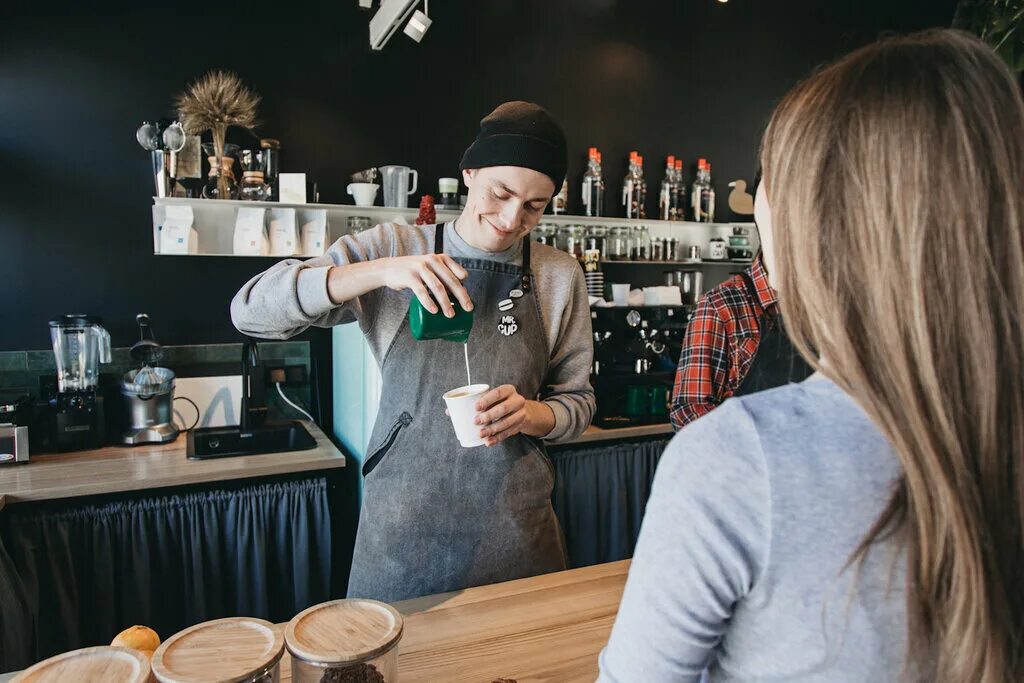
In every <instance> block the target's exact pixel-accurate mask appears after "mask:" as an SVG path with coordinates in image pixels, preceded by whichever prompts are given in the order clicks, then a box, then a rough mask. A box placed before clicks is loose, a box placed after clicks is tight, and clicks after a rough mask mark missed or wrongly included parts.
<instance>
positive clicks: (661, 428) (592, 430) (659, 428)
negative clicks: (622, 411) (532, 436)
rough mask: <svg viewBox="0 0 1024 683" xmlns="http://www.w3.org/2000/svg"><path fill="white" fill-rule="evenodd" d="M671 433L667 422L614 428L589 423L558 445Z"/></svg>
mask: <svg viewBox="0 0 1024 683" xmlns="http://www.w3.org/2000/svg"><path fill="white" fill-rule="evenodd" d="M663 434H665V435H670V434H672V425H671V424H670V423H668V422H665V423H663V424H655V425H640V426H638V427H617V428H615V429H602V428H601V427H595V426H594V425H590V426H589V427H587V428H586V430H585V431H584V432H583V433H582V434H580V436H579V438H577V439H575V440H574V441H570V442H568V443H564V444H558V445H559V446H573V445H575V444H579V443H592V442H597V441H611V440H613V439H639V438H641V437H645V436H661V435H663Z"/></svg>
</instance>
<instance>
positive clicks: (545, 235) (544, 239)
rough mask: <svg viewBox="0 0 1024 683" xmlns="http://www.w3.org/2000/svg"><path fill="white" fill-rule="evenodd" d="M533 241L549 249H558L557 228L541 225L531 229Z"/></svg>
mask: <svg viewBox="0 0 1024 683" xmlns="http://www.w3.org/2000/svg"><path fill="white" fill-rule="evenodd" d="M533 239H534V241H535V242H540V243H541V244H546V245H548V246H549V247H554V248H555V249H557V248H558V228H556V227H555V226H554V225H551V224H550V223H541V224H540V225H538V226H537V227H536V228H534V229H533Z"/></svg>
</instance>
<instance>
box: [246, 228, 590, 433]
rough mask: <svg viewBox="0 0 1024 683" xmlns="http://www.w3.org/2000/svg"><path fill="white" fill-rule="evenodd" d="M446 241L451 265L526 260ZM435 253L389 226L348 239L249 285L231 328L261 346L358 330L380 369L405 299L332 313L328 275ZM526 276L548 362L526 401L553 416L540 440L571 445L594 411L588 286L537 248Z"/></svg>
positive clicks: (424, 232)
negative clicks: (537, 389) (313, 333)
mask: <svg viewBox="0 0 1024 683" xmlns="http://www.w3.org/2000/svg"><path fill="white" fill-rule="evenodd" d="M444 239H445V253H447V254H448V255H450V256H453V257H461V258H467V259H486V260H490V261H498V262H502V263H513V264H521V263H522V260H523V259H522V244H521V242H516V244H515V245H513V246H512V247H511V248H509V249H507V250H505V251H503V252H487V251H482V250H479V249H476V248H474V247H472V246H470V245H469V244H468V243H467V242H466V241H465V240H463V239H462V237H461V236H459V234H458V232H457V231H456V230H455V227H454V224H452V223H449V224H447V225H446V226H445V238H444ZM433 246H434V227H433V226H409V225H397V224H391V223H386V224H383V225H378V226H377V227H375V228H373V229H372V230H367V231H365V232H362V233H359V234H358V235H345V236H343V237H342V238H341V239H339V240H338V241H337V242H335V243H334V244H332V245H331V247H330V249H328V250H327V253H326V254H324V255H323V256H319V257H317V258H313V259H309V260H307V261H298V260H295V259H288V260H285V261H281V262H280V263H277V264H275V265H273V266H271V267H270V268H268V269H267V270H265V271H264V272H262V273H260V274H259V275H257V276H256V277H254V278H252V279H251V280H249V282H247V283H246V284H245V285H244V286H243V287H242V288H241V289H240V290H239V291H238V293H237V294H236V295H235V298H234V299H233V300H232V301H231V320H232V322H233V323H234V325H235V327H237V328H238V330H239V331H241V332H243V333H244V334H248V335H252V336H254V337H262V338H266V339H287V338H289V337H292V336H294V335H296V334H298V333H299V332H302V331H303V330H305V329H306V328H307V327H309V326H311V325H312V326H317V327H331V326H334V325H339V324H343V323H350V322H358V323H359V327H360V329H361V330H362V332H363V334H364V335H365V336H366V339H367V342H368V343H369V346H370V350H371V351H372V352H373V355H374V358H376V360H377V364H378V365H380V363H381V361H382V360H383V358H384V354H385V352H386V351H387V349H388V347H389V346H390V345H391V341H392V339H394V337H395V335H396V334H397V333H398V330H399V328H400V327H401V324H402V321H403V319H404V318H405V317H406V315H407V313H408V302H409V297H410V293H409V292H395V291H392V290H390V289H388V288H386V287H382V288H379V289H375V290H373V291H371V292H367V293H366V294H364V295H362V296H360V297H356V298H355V299H352V300H350V301H346V302H344V303H342V304H341V305H336V304H334V303H333V302H332V301H331V299H330V297H329V296H328V294H327V274H328V272H329V271H330V269H331V268H332V267H333V266H337V265H346V264H350V263H357V262H361V261H372V260H374V259H379V258H385V257H391V256H412V255H419V254H429V253H431V252H433ZM530 268H531V270H532V271H533V286H534V290H535V293H536V296H537V300H538V302H539V303H540V314H541V319H542V321H543V324H544V328H545V333H546V335H547V340H548V348H550V349H551V357H550V360H549V370H548V376H547V377H546V378H545V382H544V386H543V388H542V390H541V395H540V396H539V397H533V396H527V397H526V398H539V399H540V400H542V401H544V403H546V404H547V405H548V406H550V407H551V410H552V412H554V415H555V426H554V428H553V429H552V430H551V432H550V433H548V434H547V435H546V436H545V437H544V438H545V439H546V440H548V441H554V442H557V441H568V440H571V439H574V438H576V437H577V436H579V435H580V434H581V433H582V432H583V430H584V429H586V428H587V426H588V425H589V424H590V420H591V418H592V417H593V415H594V409H595V401H594V390H593V388H592V387H591V386H590V368H591V364H592V362H593V352H594V346H593V338H592V332H591V324H590V306H589V301H588V299H587V289H586V284H585V282H584V278H583V272H582V270H581V269H580V267H579V265H578V263H577V262H576V259H574V258H573V257H572V256H570V255H569V254H566V253H565V252H562V251H559V250H557V249H552V248H551V247H547V246H545V245H542V244H534V245H532V246H531V248H530ZM474 303H479V302H474Z"/></svg>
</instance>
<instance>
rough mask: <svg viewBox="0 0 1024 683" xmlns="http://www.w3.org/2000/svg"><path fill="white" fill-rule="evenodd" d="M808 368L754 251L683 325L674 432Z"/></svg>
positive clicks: (761, 214)
mask: <svg viewBox="0 0 1024 683" xmlns="http://www.w3.org/2000/svg"><path fill="white" fill-rule="evenodd" d="M760 179H761V172H760V170H759V171H758V173H757V177H756V179H755V181H754V183H755V188H756V189H755V197H756V200H755V207H754V215H755V221H757V222H758V223H761V222H763V221H770V220H771V214H770V213H769V212H768V210H767V198H766V196H765V192H764V188H762V187H760V182H759V181H760ZM812 372H813V370H812V369H811V367H810V366H809V365H808V364H807V362H806V361H805V360H804V359H803V358H801V357H800V355H799V354H798V353H797V352H796V350H795V349H794V348H793V345H792V344H791V343H790V341H789V337H787V336H786V331H785V328H784V327H783V325H782V315H781V313H780V312H779V304H778V299H777V298H776V295H775V290H774V289H773V288H772V286H771V283H770V282H769V281H768V272H767V271H766V270H765V267H764V261H763V259H762V257H761V254H760V252H759V253H758V255H757V256H756V257H755V258H754V262H753V263H752V264H751V265H750V267H749V268H747V269H746V270H745V271H743V272H742V273H739V274H737V275H734V276H732V277H731V278H729V279H728V280H726V281H725V282H723V283H722V284H720V285H719V286H717V287H715V288H714V289H712V290H711V291H709V292H708V293H707V294H705V295H704V296H703V297H701V299H700V301H699V302H698V303H697V310H696V311H695V312H694V314H693V317H692V318H691V319H690V322H689V324H688V325H687V327H686V336H685V338H684V339H683V351H682V354H680V356H679V367H678V369H677V370H676V380H675V386H674V388H673V391H672V415H671V417H672V426H673V427H674V428H675V429H676V430H677V431H678V430H680V429H682V428H683V427H684V426H685V425H687V424H688V423H690V422H693V421H694V420H696V419H697V418H698V417H700V416H701V415H704V414H706V413H708V412H710V411H712V410H714V408H715V406H717V405H718V404H720V403H721V402H722V401H724V400H725V399H727V398H729V397H730V396H738V395H742V394H751V393H754V392H755V391H763V390H765V389H770V388H772V387H777V386H781V385H783V384H786V383H787V382H800V381H803V380H804V379H806V378H807V377H808V376H810V374H811V373H812Z"/></svg>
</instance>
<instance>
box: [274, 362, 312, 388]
mask: <svg viewBox="0 0 1024 683" xmlns="http://www.w3.org/2000/svg"><path fill="white" fill-rule="evenodd" d="M308 381H309V377H308V375H307V374H306V366H305V365H274V364H268V365H267V382H268V383H269V384H270V386H271V387H273V386H274V385H275V384H278V383H280V384H281V386H283V387H293V386H299V385H304V384H306V383H307V382H308Z"/></svg>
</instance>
